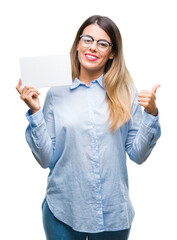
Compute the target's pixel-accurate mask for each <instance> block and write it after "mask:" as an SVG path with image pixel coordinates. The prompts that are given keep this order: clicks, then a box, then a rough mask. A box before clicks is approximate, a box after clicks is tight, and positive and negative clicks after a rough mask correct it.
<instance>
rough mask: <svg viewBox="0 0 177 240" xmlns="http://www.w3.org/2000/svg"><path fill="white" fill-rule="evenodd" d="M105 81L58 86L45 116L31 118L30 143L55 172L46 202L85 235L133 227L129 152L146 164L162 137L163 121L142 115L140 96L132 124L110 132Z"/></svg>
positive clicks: (49, 96)
mask: <svg viewBox="0 0 177 240" xmlns="http://www.w3.org/2000/svg"><path fill="white" fill-rule="evenodd" d="M102 80H103V76H101V77H100V78H98V79H96V80H94V81H92V82H91V84H90V86H86V85H85V84H84V83H83V82H81V81H79V80H78V79H77V78H76V79H75V80H74V81H73V83H72V86H63V87H53V88H51V89H50V90H49V91H48V93H47V96H46V100H45V104H44V108H43V111H42V110H41V109H40V110H39V111H38V112H37V113H35V114H33V115H31V112H30V110H29V111H28V113H27V119H28V120H29V126H28V128H27V130H26V139H27V142H28V144H29V146H30V148H31V150H32V152H33V154H34V156H35V158H36V160H37V161H38V163H39V164H40V165H41V166H42V167H43V168H50V173H49V176H48V184H47V190H46V200H47V203H48V205H49V208H50V210H51V211H52V213H53V214H54V216H55V217H56V218H58V219H59V220H60V221H62V222H64V223H66V224H68V225H69V226H71V227H72V228H73V229H74V230H77V231H80V232H90V233H96V232H102V231H118V230H123V229H127V228H129V227H130V226H131V223H132V221H133V218H134V209H133V206H132V204H131V201H130V198H129V191H128V176H127V167H126V153H127V154H128V155H129V158H130V159H131V160H133V161H134V162H136V163H137V164H141V163H143V162H144V161H145V160H146V158H147V157H148V156H149V154H150V153H151V151H152V149H153V147H154V146H155V144H156V142H157V140H158V138H159V137H160V134H161V131H160V125H159V117H158V116H157V117H154V116H152V115H150V114H148V113H146V112H144V114H143V115H142V111H141V107H140V106H139V105H138V102H137V94H136V96H135V98H134V100H133V102H132V117H133V122H132V120H129V121H128V122H126V123H125V124H124V125H123V126H122V127H121V128H119V129H118V130H116V131H115V133H111V132H110V130H109V123H108V122H107V118H108V105H107V101H106V98H105V97H106V93H105V90H104V88H103V85H102Z"/></svg>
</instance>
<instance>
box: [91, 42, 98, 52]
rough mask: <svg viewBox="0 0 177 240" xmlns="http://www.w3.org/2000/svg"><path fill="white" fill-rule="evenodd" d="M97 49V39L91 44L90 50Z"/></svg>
mask: <svg viewBox="0 0 177 240" xmlns="http://www.w3.org/2000/svg"><path fill="white" fill-rule="evenodd" d="M96 49H97V41H93V43H92V44H91V45H90V50H92V51H95V50H96Z"/></svg>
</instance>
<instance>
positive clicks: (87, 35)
mask: <svg viewBox="0 0 177 240" xmlns="http://www.w3.org/2000/svg"><path fill="white" fill-rule="evenodd" d="M81 36H86V37H90V38H92V39H93V40H96V41H105V42H107V43H110V42H109V41H108V40H106V39H102V38H101V39H98V40H97V39H95V38H94V37H92V36H91V35H89V34H81V35H80V37H81ZM111 44H112V43H111Z"/></svg>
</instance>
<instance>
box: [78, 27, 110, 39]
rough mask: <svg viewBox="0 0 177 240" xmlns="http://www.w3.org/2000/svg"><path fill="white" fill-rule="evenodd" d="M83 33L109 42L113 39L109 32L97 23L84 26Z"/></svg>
mask: <svg viewBox="0 0 177 240" xmlns="http://www.w3.org/2000/svg"><path fill="white" fill-rule="evenodd" d="M82 34H83V35H90V36H92V37H93V38H94V39H96V40H99V39H105V40H107V41H109V42H110V41H111V39H110V37H109V36H108V34H107V33H106V32H105V31H104V30H103V29H102V28H101V27H100V26H98V25H97V24H90V25H88V26H87V27H86V28H84V31H83V33H82Z"/></svg>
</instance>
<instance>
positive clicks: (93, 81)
mask: <svg viewBox="0 0 177 240" xmlns="http://www.w3.org/2000/svg"><path fill="white" fill-rule="evenodd" d="M103 77H104V74H102V75H101V76H100V77H99V78H97V79H95V80H92V81H91V83H90V86H91V85H92V84H93V83H95V82H97V83H98V84H99V85H100V86H101V87H102V88H103ZM81 85H83V86H86V84H85V83H84V82H81V81H80V80H79V79H78V78H75V79H74V80H73V82H72V85H71V87H70V89H76V88H77V87H79V86H81ZM90 86H86V87H90Z"/></svg>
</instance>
